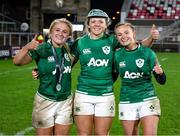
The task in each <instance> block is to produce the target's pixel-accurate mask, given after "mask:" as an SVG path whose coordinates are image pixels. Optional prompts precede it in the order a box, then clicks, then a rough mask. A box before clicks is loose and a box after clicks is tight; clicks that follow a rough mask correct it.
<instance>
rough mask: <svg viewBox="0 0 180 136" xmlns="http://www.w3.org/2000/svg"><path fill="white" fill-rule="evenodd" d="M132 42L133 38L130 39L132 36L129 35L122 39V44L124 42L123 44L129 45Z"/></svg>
mask: <svg viewBox="0 0 180 136" xmlns="http://www.w3.org/2000/svg"><path fill="white" fill-rule="evenodd" d="M130 42H131V40H130V38H128V37H126V38H122V39H121V44H122V45H129V44H130Z"/></svg>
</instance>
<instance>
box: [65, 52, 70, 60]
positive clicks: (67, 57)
mask: <svg viewBox="0 0 180 136" xmlns="http://www.w3.org/2000/svg"><path fill="white" fill-rule="evenodd" d="M64 58H65V59H66V60H67V61H70V59H69V56H68V54H67V53H65V54H64Z"/></svg>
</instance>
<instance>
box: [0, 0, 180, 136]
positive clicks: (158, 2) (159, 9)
mask: <svg viewBox="0 0 180 136" xmlns="http://www.w3.org/2000/svg"><path fill="white" fill-rule="evenodd" d="M92 8H99V9H102V10H104V11H106V12H107V13H108V15H109V16H110V18H111V20H112V25H111V26H110V32H112V33H113V28H114V25H115V24H116V23H117V22H119V21H122V22H123V21H127V22H131V23H132V24H133V25H135V26H136V31H137V34H138V35H137V38H138V39H139V40H141V39H143V38H144V37H146V36H147V35H148V34H149V30H150V28H151V26H152V24H155V25H156V27H157V28H158V29H159V31H160V34H161V38H160V39H159V40H157V41H155V42H154V45H153V47H152V49H153V50H155V51H156V52H157V55H158V57H159V60H160V63H161V64H162V66H163V68H164V69H165V71H166V74H167V77H168V81H167V83H166V85H165V86H160V85H158V84H157V83H155V82H154V79H153V82H154V83H155V87H156V88H157V93H158V95H159V97H160V99H161V106H162V117H161V121H160V125H159V131H158V135H180V119H179V117H180V112H179V111H180V106H179V104H180V94H179V91H180V87H179V82H180V70H179V67H180V54H179V52H180V0H124V1H123V0H113V1H108V0H18V1H15V0H1V1H0V135H34V129H33V128H32V127H31V110H32V102H33V96H34V93H35V91H36V88H37V86H38V81H34V80H32V77H31V69H32V68H33V67H35V63H32V64H30V65H27V66H23V67H16V66H14V65H13V64H12V57H13V55H14V54H16V53H17V52H18V50H19V49H20V48H21V47H22V46H24V45H25V44H26V43H27V42H29V41H30V40H31V39H32V37H33V36H34V34H35V33H43V29H44V28H48V27H49V24H50V22H51V21H52V20H53V19H55V18H61V17H66V18H67V19H69V20H70V21H71V22H72V23H73V24H74V25H83V24H84V20H85V18H86V15H87V13H88V11H89V10H90V9H92ZM82 34H83V31H82V30H79V29H76V31H74V36H75V37H78V36H81V35H82ZM79 70H80V66H79V64H77V65H76V66H75V68H74V69H73V73H72V75H73V86H72V90H75V88H76V83H77V75H78V73H79ZM119 87H120V83H119V81H117V82H116V83H115V85H114V88H115V95H116V103H118V98H119V96H118V95H119V92H118V91H119ZM117 111H118V110H117ZM121 134H123V133H122V127H121V125H120V123H119V121H118V116H116V117H115V119H114V121H113V126H112V129H111V131H110V135H121ZM71 135H76V131H75V126H74V125H73V127H72V130H71Z"/></svg>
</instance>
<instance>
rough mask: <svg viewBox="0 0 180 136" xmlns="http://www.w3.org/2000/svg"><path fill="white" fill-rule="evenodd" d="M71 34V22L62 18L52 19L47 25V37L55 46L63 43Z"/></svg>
mask: <svg viewBox="0 0 180 136" xmlns="http://www.w3.org/2000/svg"><path fill="white" fill-rule="evenodd" d="M71 36H72V24H71V23H70V22H69V21H68V20H66V19H64V18H62V19H56V20H54V21H53V22H52V23H51V25H50V27H49V37H50V39H51V41H52V44H53V45H54V46H56V47H58V46H61V45H63V44H64V43H65V42H66V41H67V39H68V38H70V37H71Z"/></svg>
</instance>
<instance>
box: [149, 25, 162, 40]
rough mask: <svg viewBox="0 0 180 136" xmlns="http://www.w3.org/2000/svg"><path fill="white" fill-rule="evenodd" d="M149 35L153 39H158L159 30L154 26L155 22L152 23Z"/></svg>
mask: <svg viewBox="0 0 180 136" xmlns="http://www.w3.org/2000/svg"><path fill="white" fill-rule="evenodd" d="M150 35H151V37H152V39H153V40H158V39H159V37H160V34H159V31H158V29H157V28H156V26H155V24H153V25H152V28H151V31H150Z"/></svg>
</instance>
